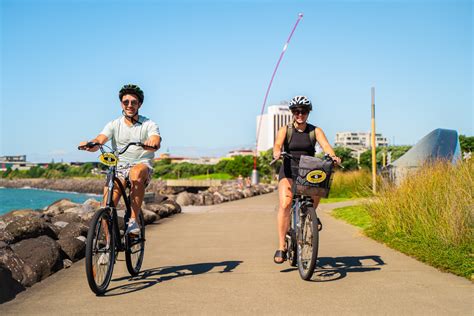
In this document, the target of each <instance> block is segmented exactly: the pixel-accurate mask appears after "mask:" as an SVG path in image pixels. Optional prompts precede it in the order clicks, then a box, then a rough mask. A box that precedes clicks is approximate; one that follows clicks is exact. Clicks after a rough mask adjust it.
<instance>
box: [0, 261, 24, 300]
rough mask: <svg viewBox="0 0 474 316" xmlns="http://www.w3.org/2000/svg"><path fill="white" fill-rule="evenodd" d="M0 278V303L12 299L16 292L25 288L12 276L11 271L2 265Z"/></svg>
mask: <svg viewBox="0 0 474 316" xmlns="http://www.w3.org/2000/svg"><path fill="white" fill-rule="evenodd" d="M0 280H2V282H0V304H2V303H5V302H8V301H10V300H12V299H14V298H15V296H16V295H17V294H18V293H20V292H21V291H24V290H25V287H24V286H23V285H21V283H20V282H18V281H17V280H15V278H13V276H12V272H11V271H10V270H7V269H5V268H2V267H0Z"/></svg>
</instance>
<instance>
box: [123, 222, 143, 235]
mask: <svg viewBox="0 0 474 316" xmlns="http://www.w3.org/2000/svg"><path fill="white" fill-rule="evenodd" d="M125 234H130V235H139V234H140V226H138V223H137V222H136V221H135V219H130V220H129V221H128V227H127V231H126V232H125Z"/></svg>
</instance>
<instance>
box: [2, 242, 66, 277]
mask: <svg viewBox="0 0 474 316" xmlns="http://www.w3.org/2000/svg"><path fill="white" fill-rule="evenodd" d="M11 247H12V249H13V251H14V252H15V254H17V255H18V257H20V258H21V259H22V260H23V261H24V262H25V263H27V264H29V265H30V266H31V268H32V270H33V272H34V273H35V275H36V281H41V280H43V279H44V278H46V277H47V276H49V275H50V274H52V273H54V272H56V271H58V270H59V269H60V268H61V267H62V260H61V256H60V253H59V250H60V248H59V245H58V244H57V243H56V242H55V241H54V240H53V239H51V238H50V237H48V236H40V237H38V238H30V239H25V240H22V241H20V242H18V243H16V244H14V245H12V246H11Z"/></svg>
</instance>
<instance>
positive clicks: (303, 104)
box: [289, 95, 313, 112]
mask: <svg viewBox="0 0 474 316" xmlns="http://www.w3.org/2000/svg"><path fill="white" fill-rule="evenodd" d="M289 105H290V110H293V109H296V108H304V109H307V110H308V112H310V111H311V110H312V109H313V105H312V104H311V101H310V100H309V99H308V98H307V97H305V96H304V95H297V96H296V97H294V98H293V99H291V101H290V104H289Z"/></svg>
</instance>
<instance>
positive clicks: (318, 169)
mask: <svg viewBox="0 0 474 316" xmlns="http://www.w3.org/2000/svg"><path fill="white" fill-rule="evenodd" d="M332 170H333V163H332V161H330V160H329V161H328V160H323V159H320V158H316V157H311V156H301V158H300V164H299V168H298V175H297V177H296V193H297V194H303V195H317V196H320V197H324V198H327V197H328V195H329V188H330V186H331V180H332Z"/></svg>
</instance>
